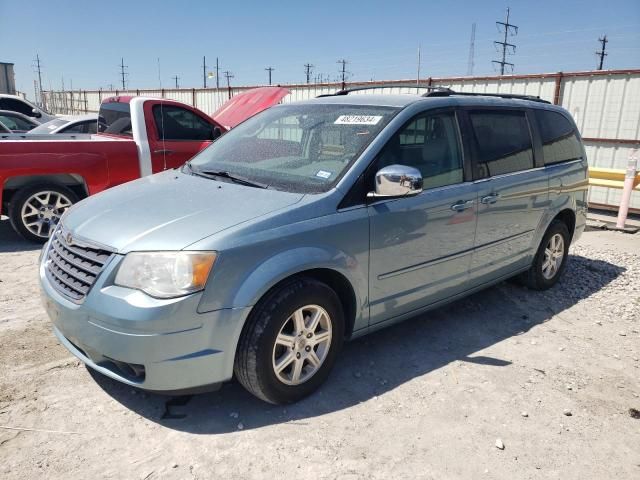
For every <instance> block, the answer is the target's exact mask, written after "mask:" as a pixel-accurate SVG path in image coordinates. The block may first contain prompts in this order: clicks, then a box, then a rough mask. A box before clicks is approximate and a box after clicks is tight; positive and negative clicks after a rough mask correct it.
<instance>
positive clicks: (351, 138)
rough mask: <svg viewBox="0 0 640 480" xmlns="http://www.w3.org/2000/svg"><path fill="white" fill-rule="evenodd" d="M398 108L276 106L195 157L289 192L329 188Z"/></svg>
mask: <svg viewBox="0 0 640 480" xmlns="http://www.w3.org/2000/svg"><path fill="white" fill-rule="evenodd" d="M397 111H398V109H397V108H392V107H378V106H362V105H345V104H309V105H282V106H278V107H272V108H270V109H268V110H265V111H264V112H262V113H259V114H257V115H256V116H254V117H252V118H250V119H249V120H247V121H245V122H243V123H241V124H240V125H238V126H237V127H235V128H234V129H232V130H231V131H230V132H229V133H227V134H226V135H224V136H223V137H221V138H220V139H218V140H217V141H216V142H215V143H213V144H212V145H211V146H210V147H209V148H207V149H205V150H203V151H202V152H200V153H199V154H198V155H196V156H195V157H194V158H193V159H192V160H191V162H190V166H191V169H192V170H193V172H195V173H198V172H202V173H206V172H207V171H209V172H212V171H216V172H228V173H230V174H235V175H237V176H241V177H243V178H245V179H248V180H252V181H254V182H256V183H261V184H264V185H268V186H269V187H271V188H275V189H279V190H285V191H290V192H301V193H302V192H307V193H315V192H325V191H327V190H329V189H330V188H331V187H332V186H333V185H335V183H336V182H337V181H338V180H339V178H340V177H341V176H342V175H343V174H344V173H345V172H346V171H347V170H348V169H349V167H350V166H351V164H352V163H353V162H354V161H355V160H356V159H357V158H358V157H359V156H360V154H361V153H362V151H363V150H364V149H365V148H366V147H367V145H369V143H370V142H371V141H372V140H373V139H374V138H375V137H376V135H378V133H379V132H380V131H381V130H382V129H383V128H384V126H385V125H386V124H387V123H388V122H389V120H390V119H391V118H392V117H393V116H394V115H395V114H396V113H397Z"/></svg>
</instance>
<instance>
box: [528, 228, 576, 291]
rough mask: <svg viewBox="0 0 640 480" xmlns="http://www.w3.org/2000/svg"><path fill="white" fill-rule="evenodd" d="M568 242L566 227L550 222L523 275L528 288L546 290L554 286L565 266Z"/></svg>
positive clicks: (569, 240)
mask: <svg viewBox="0 0 640 480" xmlns="http://www.w3.org/2000/svg"><path fill="white" fill-rule="evenodd" d="M570 242H571V237H570V236H569V229H568V228H567V225H566V224H565V223H564V222H562V221H560V220H554V221H553V222H551V225H549V228H548V229H547V231H546V233H545V234H544V237H543V238H542V242H541V243H540V247H539V248H538V252H537V253H536V256H535V257H534V259H533V263H532V264H531V268H530V269H529V271H527V272H526V273H525V281H526V284H527V286H528V287H529V288H532V289H534V290H546V289H547V288H551V287H552V286H553V285H555V283H556V282H557V281H558V278H560V275H561V274H562V272H563V270H564V268H565V266H566V263H567V255H568V254H569V243H570Z"/></svg>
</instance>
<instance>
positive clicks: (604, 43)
mask: <svg viewBox="0 0 640 480" xmlns="http://www.w3.org/2000/svg"><path fill="white" fill-rule="evenodd" d="M598 41H599V42H600V43H602V50H598V51H597V52H596V55H598V56H599V57H600V63H599V65H598V70H602V64H603V63H604V57H606V56H607V55H609V54H608V53H604V51H605V48H607V43H608V42H609V40H607V36H606V35H605V36H603V37H600V38H598Z"/></svg>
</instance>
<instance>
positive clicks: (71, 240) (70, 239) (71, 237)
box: [65, 233, 73, 245]
mask: <svg viewBox="0 0 640 480" xmlns="http://www.w3.org/2000/svg"><path fill="white" fill-rule="evenodd" d="M65 241H66V242H67V245H71V244H73V236H72V235H71V234H70V233H67V237H66V238H65Z"/></svg>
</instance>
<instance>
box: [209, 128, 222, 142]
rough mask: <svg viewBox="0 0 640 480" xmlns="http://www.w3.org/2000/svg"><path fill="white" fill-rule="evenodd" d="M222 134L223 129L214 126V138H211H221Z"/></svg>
mask: <svg viewBox="0 0 640 480" xmlns="http://www.w3.org/2000/svg"><path fill="white" fill-rule="evenodd" d="M221 136H222V130H220V127H213V138H212V139H211V140H215V139H216V138H219V137H221Z"/></svg>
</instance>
